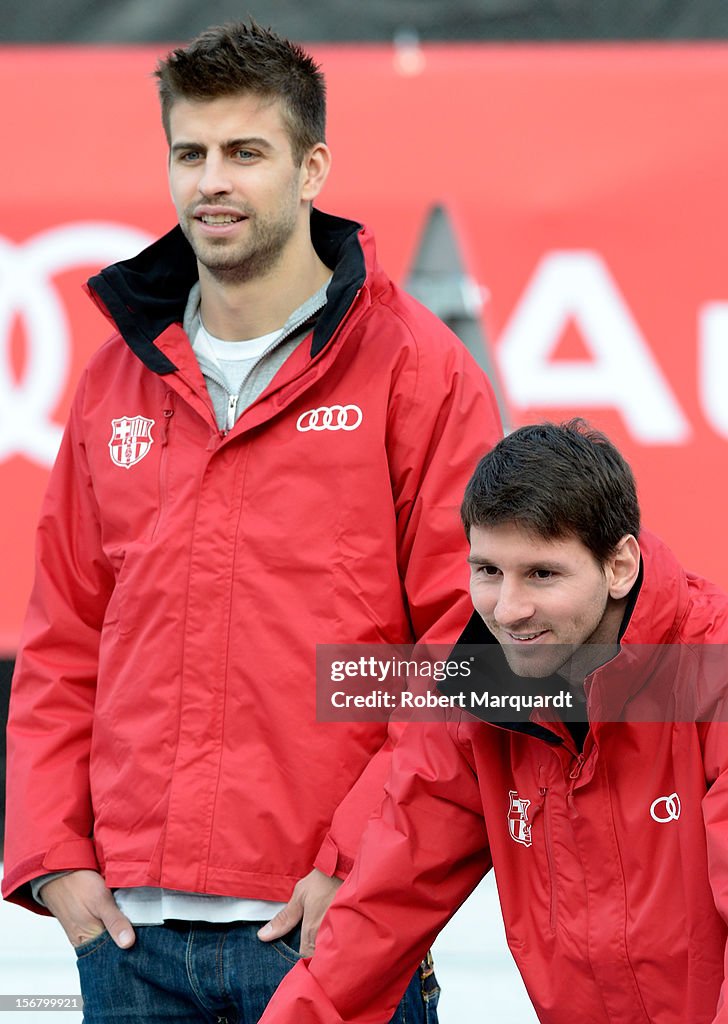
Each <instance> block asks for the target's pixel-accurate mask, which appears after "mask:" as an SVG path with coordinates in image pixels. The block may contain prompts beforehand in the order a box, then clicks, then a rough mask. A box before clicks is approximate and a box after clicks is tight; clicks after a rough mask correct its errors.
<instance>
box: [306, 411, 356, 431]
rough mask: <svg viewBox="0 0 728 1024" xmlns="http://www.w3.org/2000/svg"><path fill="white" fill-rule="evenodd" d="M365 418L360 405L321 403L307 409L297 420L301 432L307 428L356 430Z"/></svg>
mask: <svg viewBox="0 0 728 1024" xmlns="http://www.w3.org/2000/svg"><path fill="white" fill-rule="evenodd" d="M363 418H364V416H363V414H362V411H361V409H360V408H359V406H358V405H320V406H319V407H318V409H307V410H306V412H302V413H301V415H300V416H299V417H298V420H297V422H296V429H297V430H300V431H301V433H305V432H306V431H307V430H356V428H357V427H358V426H359V424H360V423H361V421H362V419H363Z"/></svg>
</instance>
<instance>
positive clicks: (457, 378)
mask: <svg viewBox="0 0 728 1024" xmlns="http://www.w3.org/2000/svg"><path fill="white" fill-rule="evenodd" d="M312 233H313V238H314V244H315V245H316V246H317V248H318V250H319V252H320V255H321V256H322V258H323V259H324V261H325V262H326V263H327V264H328V265H329V266H332V267H333V266H334V265H335V273H334V277H333V281H332V284H331V285H330V287H329V292H328V296H329V301H328V304H327V306H326V308H325V310H324V311H323V312H322V313H321V315H320V317H319V319H318V322H317V324H316V327H315V330H314V331H313V333H312V336H311V337H310V338H308V339H307V340H305V341H304V342H303V343H302V344H301V345H300V346H299V347H298V348H297V349H296V351H295V352H294V353H293V355H292V356H291V357H290V358H289V359H288V360H287V361H286V362H285V364H284V365H283V366H282V367H281V369H280V371H279V372H278V373H277V375H276V376H275V378H274V379H273V381H272V382H271V384H270V385H269V386H268V388H267V389H266V390H265V391H264V393H263V394H262V395H261V396H260V397H259V398H258V399H257V400H256V401H255V402H254V403H253V404H252V405H251V406H250V407H249V408H248V409H246V410H245V412H244V413H243V414H242V415H241V416H240V418H239V420H238V421H237V423H236V424H235V426H234V428H233V429H232V430H231V431H230V432H229V433H228V434H227V435H225V434H221V432H220V431H219V430H218V428H217V425H216V422H215V417H214V411H213V408H212V405H211V402H210V400H209V397H208V394H207V391H206V388H205V384H204V381H203V378H202V375H201V373H200V370H199V367H198V365H197V361H196V359H195V356H194V354H193V352H192V349H191V346H190V344H189V341H188V339H187V337H186V335H185V334H184V332H183V331H182V329H181V327H180V321H181V318H182V312H183V309H184V304H185V301H186V298H187V294H188V291H189V288H190V287H191V285H192V283H193V282H194V280H195V279H196V264H195V261H194V257H193V255H192V252H191V250H190V249H189V246H188V245H187V243H186V242H185V241H184V240H183V239H182V236H181V233H180V232H179V229H175V230H174V231H173V232H171V233H170V234H169V235H167V236H165V238H163V239H161V240H160V241H159V242H157V243H156V244H155V245H154V246H152V247H151V248H150V249H148V250H146V251H145V252H144V253H142V254H141V255H140V256H138V257H137V258H135V259H134V260H131V261H128V262H126V263H123V264H118V265H116V266H114V267H111V268H108V269H107V270H106V271H104V272H103V273H102V274H100V275H99V276H98V277H96V278H93V279H92V280H91V282H90V283H89V284H90V291H91V295H92V297H93V298H94V299H95V301H96V302H97V303H98V305H99V306H100V307H101V308H102V309H103V310H104V311H105V312H107V314H108V315H109V316H110V317H111V318H112V319H113V320H114V321H115V324H116V327H117V329H118V333H116V334H114V336H113V337H112V338H111V339H110V340H109V341H108V342H107V343H106V344H105V345H104V346H103V347H102V348H101V349H100V350H99V352H98V353H97V354H96V355H95V356H94V358H93V359H92V360H91V362H90V365H89V366H88V368H87V370H86V371H85V373H84V375H83V378H82V380H81V382H80V386H79V388H78V393H77V395H76V398H75V401H74V403H73V408H72V411H71V415H70V420H69V424H68V428H67V431H66V434H65V437H64V440H63V444H62V446H61V450H60V454H59V456H58V460H57V464H56V466H55V468H54V470H53V472H52V476H51V480H50V485H49V489H48V493H47V497H46V499H45V504H44V507H43V511H42V516H41V520H40V526H39V532H38V555H37V578H36V582H35V587H34V590H33V595H32V599H31V604H30V608H29V611H28V616H27V620H26V623H25V627H24V631H23V636H22V649H21V653H20V656H19V660H18V665H17V670H16V676H15V679H14V683H13V690H12V699H11V709H10V724H9V733H8V741H9V745H8V763H9V772H8V812H7V840H6V846H5V869H6V875H5V879H4V885H3V892H4V894H5V895H6V897H8V898H10V899H11V900H15V901H17V902H20V903H25V904H26V905H28V906H31V907H32V908H33V909H39V908H38V907H37V905H36V904H34V903H33V901H32V898H31V897H30V895H29V891H28V886H27V884H26V883H27V882H28V880H29V879H31V878H33V877H35V876H38V875H40V874H42V873H45V872H50V871H56V870H62V869H66V868H99V869H100V870H101V871H102V872H103V874H104V876H105V879H106V882H107V884H109V885H110V886H136V885H160V886H164V887H167V888H171V889H179V890H192V891H197V892H208V893H219V894H222V895H236V896H243V897H250V898H261V899H272V900H286V899H287V898H288V897H289V895H290V892H291V888H292V886H293V884H294V883H295V882H296V880H297V879H298V878H300V877H301V876H303V875H305V874H306V873H307V872H308V871H310V869H311V867H312V865H313V863H314V861H316V864H317V866H318V867H320V868H321V869H322V870H324V871H326V872H328V873H329V874H333V873H334V872H339V873H344V872H345V871H346V869H347V867H348V866H350V863H351V860H352V858H353V854H354V851H355V848H356V844H357V841H358V837H359V833H360V831H361V828H362V827H363V823H364V821H365V820H366V818H367V817H368V815H369V813H370V812H371V810H372V809H373V807H375V806H376V805H377V803H378V802H379V800H381V795H382V785H383V780H384V778H385V777H386V767H387V766H388V747H387V730H386V727H385V726H383V725H376V724H374V725H361V724H360V725H350V726H344V727H342V726H340V725H332V724H318V723H317V722H316V721H315V671H314V670H315V644H316V643H317V642H321V643H356V642H382V643H397V642H409V641H411V640H412V639H413V638H415V637H420V636H422V635H423V634H431V635H432V636H433V637H435V638H440V639H445V640H447V639H448V638H449V639H450V640H453V639H454V638H455V637H456V636H457V634H458V632H459V631H460V629H461V628H462V625H463V622H464V621H465V620H466V618H467V614H468V612H467V598H466V596H465V591H466V586H467V579H466V572H465V566H464V553H465V541H464V538H463V536H462V528H461V526H460V524H459V519H458V511H457V510H458V505H459V502H460V499H461V496H462V492H463V490H464V486H465V483H466V481H467V479H468V477H469V475H470V473H471V472H472V470H473V467H474V465H475V463H476V461H477V459H478V458H479V457H480V455H481V454H482V453H483V451H484V450H486V449H487V448H488V447H490V446H491V445H492V444H493V443H494V442H495V440H497V438H498V436H499V420H498V414H497V411H496V408H495V404H494V401H493V397H492V393H491V391H490V389H489V386H488V383H487V381H486V380H485V378H484V376H483V374H482V372H481V371H480V370H479V369H478V367H477V366H476V364H475V363H474V361H473V360H472V359H471V358H470V357H469V355H468V353H467V352H466V350H465V349H464V347H463V345H462V344H461V343H460V342H459V341H458V340H457V339H456V338H454V336H453V335H452V334H451V333H450V332H449V331H448V330H447V329H446V328H445V327H444V326H443V325H442V323H441V322H440V321H439V320H437V319H436V318H435V317H434V316H433V315H431V314H430V313H429V312H428V311H427V310H425V309H424V308H423V307H422V306H420V305H419V304H418V303H416V302H415V301H414V300H412V299H411V298H410V297H409V296H407V295H406V294H404V293H403V292H401V291H400V290H399V289H398V288H396V287H395V286H394V285H393V284H392V282H391V281H390V280H389V279H388V278H387V277H386V276H385V275H384V274H383V272H382V271H381V269H380V268H379V267H378V265H377V263H376V259H375V253H374V243H373V240H372V237H371V235H370V234H369V233H368V231H366V229H363V228H361V226H360V225H356V224H353V223H351V222H349V221H342V220H339V219H338V218H333V217H328V216H326V215H324V214H321V213H318V212H314V214H313V218H312ZM339 407H342V408H341V410H340V408H339ZM324 408H326V409H330V410H331V411H330V412H329V413H325V412H324V411H323V409H324ZM317 409H318V410H319V414H318V419H317V420H314V416H313V412H312V411H313V410H317ZM314 426H315V427H316V429H313V427H314ZM453 590H455V591H456V592H457V593H458V595H459V599H458V602H457V605H456V607H455V608H453V607H451V594H452V592H453ZM380 748H382V749H381V750H380ZM378 751H379V754H378V755H377V756H373V755H375V753H376V752H378ZM339 805H341V806H339ZM337 808H338V810H337Z"/></svg>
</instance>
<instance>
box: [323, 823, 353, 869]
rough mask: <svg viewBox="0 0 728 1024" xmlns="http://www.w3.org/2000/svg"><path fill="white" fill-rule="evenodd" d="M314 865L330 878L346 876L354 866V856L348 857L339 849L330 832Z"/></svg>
mask: <svg viewBox="0 0 728 1024" xmlns="http://www.w3.org/2000/svg"><path fill="white" fill-rule="evenodd" d="M313 866H314V867H315V868H318V870H319V871H322V872H323V873H324V874H325V875H328V876H329V878H334V877H336V878H346V876H347V875H348V874H349V872H350V871H351V869H352V868H353V866H354V858H353V857H347V856H346V854H344V853H342V852H341V850H339V848H338V846H337V845H336V843H335V842H334V840H333V838H332V836H331V833H330V832H329V833H328V834H327V836H326V837H325V839H324V841H323V843H322V844H321V848H320V849H319V852H318V854H317V855H316V859H315V860H314V862H313Z"/></svg>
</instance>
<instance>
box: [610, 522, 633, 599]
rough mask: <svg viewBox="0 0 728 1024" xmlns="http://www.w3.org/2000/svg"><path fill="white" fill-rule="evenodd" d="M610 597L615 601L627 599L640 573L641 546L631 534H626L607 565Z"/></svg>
mask: <svg viewBox="0 0 728 1024" xmlns="http://www.w3.org/2000/svg"><path fill="white" fill-rule="evenodd" d="M604 568H605V572H606V574H607V581H608V583H609V596H610V597H613V598H614V599H615V600H619V599H620V598H621V597H626V596H627V594H628V593H629V592H630V590H631V589H632V587H633V586H634V582H635V580H636V579H637V575H638V573H639V571H640V546H639V544H638V543H637V538H636V537H633V536H632V534H631V533H627V534H625V536H624V537H622V539H621V540H620V542H619V543H618V544H617V547H616V548H615V550H614V553H613V554H612V555H610V556H609V558H608V559H607V562H606V565H605V567H604Z"/></svg>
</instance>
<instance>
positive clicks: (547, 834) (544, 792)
mask: <svg viewBox="0 0 728 1024" xmlns="http://www.w3.org/2000/svg"><path fill="white" fill-rule="evenodd" d="M539 792H540V794H541V799H542V808H543V835H544V844H545V846H546V863H547V865H548V873H549V926H550V928H551V931H552V932H555V931H556V920H557V917H558V912H559V889H558V883H557V880H556V861H555V857H554V847H553V834H552V821H551V803H550V800H549V791H548V787H546V786H542V787H541V788H540V790H539Z"/></svg>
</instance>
